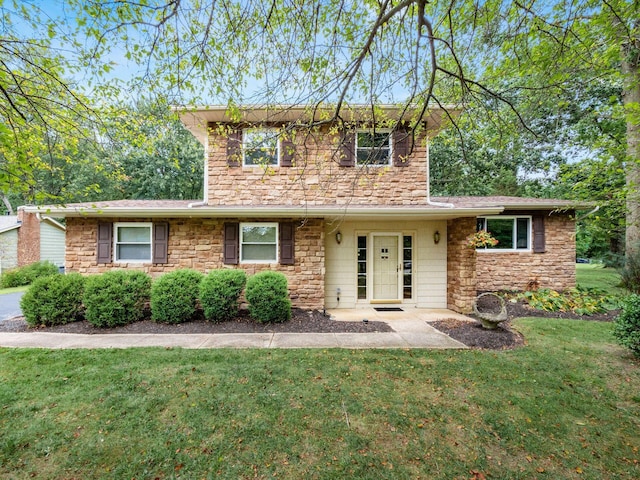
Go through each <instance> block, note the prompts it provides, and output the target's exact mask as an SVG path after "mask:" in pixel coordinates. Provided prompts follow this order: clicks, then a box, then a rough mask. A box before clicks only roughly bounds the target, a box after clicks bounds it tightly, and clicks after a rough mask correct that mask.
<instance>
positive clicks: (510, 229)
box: [476, 216, 531, 251]
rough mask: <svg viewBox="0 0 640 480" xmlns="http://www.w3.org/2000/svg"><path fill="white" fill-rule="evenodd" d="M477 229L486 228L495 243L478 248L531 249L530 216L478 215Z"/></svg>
mask: <svg viewBox="0 0 640 480" xmlns="http://www.w3.org/2000/svg"><path fill="white" fill-rule="evenodd" d="M476 230H477V231H480V230H486V231H487V232H489V233H490V234H491V236H493V238H495V239H496V240H498V243H497V245H495V246H491V247H486V248H479V249H478V250H511V251H526V250H531V217H507V216H495V217H479V218H478V220H477V228H476Z"/></svg>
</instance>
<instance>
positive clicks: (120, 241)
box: [113, 223, 152, 262]
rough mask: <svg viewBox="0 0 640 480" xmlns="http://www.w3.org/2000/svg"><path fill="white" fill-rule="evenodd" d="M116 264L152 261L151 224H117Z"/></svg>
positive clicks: (115, 240) (115, 235)
mask: <svg viewBox="0 0 640 480" xmlns="http://www.w3.org/2000/svg"><path fill="white" fill-rule="evenodd" d="M114 229H115V232H114V233H115V234H114V236H113V237H114V251H115V261H116V262H150V261H151V232H152V224H151V223H115V224H114Z"/></svg>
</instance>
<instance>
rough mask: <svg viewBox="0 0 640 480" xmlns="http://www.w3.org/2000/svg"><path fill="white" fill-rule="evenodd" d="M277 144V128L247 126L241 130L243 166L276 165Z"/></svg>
mask: <svg viewBox="0 0 640 480" xmlns="http://www.w3.org/2000/svg"><path fill="white" fill-rule="evenodd" d="M278 144H279V142H278V130H277V129H275V128H248V129H246V130H243V132H242V150H243V152H244V155H243V162H242V164H243V166H245V167H252V166H277V165H278V153H279V152H278V150H279V145H278Z"/></svg>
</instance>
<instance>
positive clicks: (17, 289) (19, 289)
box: [0, 285, 29, 295]
mask: <svg viewBox="0 0 640 480" xmlns="http://www.w3.org/2000/svg"><path fill="white" fill-rule="evenodd" d="M28 288H29V285H27V286H24V287H13V288H0V295H3V294H5V293H15V292H25V291H27V290H28Z"/></svg>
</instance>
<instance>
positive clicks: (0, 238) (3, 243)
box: [0, 228, 18, 271]
mask: <svg viewBox="0 0 640 480" xmlns="http://www.w3.org/2000/svg"><path fill="white" fill-rule="evenodd" d="M17 266H18V229H17V228H14V229H13V230H9V231H6V232H3V233H0V269H1V271H4V270H8V269H10V268H15V267H17Z"/></svg>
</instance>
